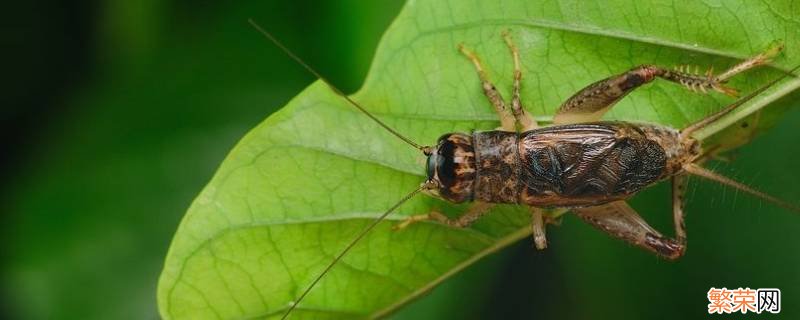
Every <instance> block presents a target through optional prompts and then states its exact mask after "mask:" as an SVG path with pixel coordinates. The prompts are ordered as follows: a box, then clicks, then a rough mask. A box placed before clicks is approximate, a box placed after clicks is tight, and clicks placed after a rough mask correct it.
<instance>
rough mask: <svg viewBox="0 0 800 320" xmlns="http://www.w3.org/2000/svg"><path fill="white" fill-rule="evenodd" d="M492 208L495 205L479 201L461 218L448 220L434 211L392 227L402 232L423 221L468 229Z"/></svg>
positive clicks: (411, 217)
mask: <svg viewBox="0 0 800 320" xmlns="http://www.w3.org/2000/svg"><path fill="white" fill-rule="evenodd" d="M492 207H494V204H493V203H486V202H478V201H476V202H473V203H472V204H471V205H470V206H469V208H467V211H466V212H464V213H463V214H461V215H460V216H458V217H457V218H455V219H453V218H448V217H447V216H445V215H444V214H442V213H441V212H439V211H436V210H434V211H431V212H430V213H427V214H420V215H414V216H409V217H408V218H406V220H404V221H403V222H401V223H399V224H397V225H395V226H394V227H392V229H393V230H402V229H405V228H408V227H409V226H410V225H412V224H414V223H417V222H422V221H437V222H440V223H442V224H446V225H448V226H451V227H455V228H466V227H469V226H470V225H472V224H473V223H474V222H475V221H477V220H478V219H479V218H480V217H482V216H483V215H484V214H486V213H487V212H489V209H491V208H492Z"/></svg>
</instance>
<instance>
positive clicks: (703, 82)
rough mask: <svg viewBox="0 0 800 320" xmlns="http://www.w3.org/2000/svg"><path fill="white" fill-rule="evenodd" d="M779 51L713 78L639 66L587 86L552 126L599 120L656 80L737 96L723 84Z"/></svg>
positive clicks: (710, 72) (683, 70)
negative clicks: (621, 101) (632, 94)
mask: <svg viewBox="0 0 800 320" xmlns="http://www.w3.org/2000/svg"><path fill="white" fill-rule="evenodd" d="M782 49H783V46H782V45H778V46H774V47H772V48H770V49H769V50H767V51H765V52H764V53H761V54H758V55H756V56H754V57H751V58H749V59H747V60H745V61H743V62H741V63H739V64H737V65H735V66H733V67H731V68H730V69H728V70H726V71H725V72H722V73H720V74H719V75H714V73H713V69H708V71H707V72H706V73H705V74H704V75H700V74H698V73H697V69H695V72H694V73H693V72H691V71H690V70H689V68H688V67H679V68H676V69H674V70H669V69H666V68H661V67H658V66H654V65H641V66H638V67H636V68H633V69H630V70H628V71H626V72H625V73H622V74H619V75H616V76H612V77H609V78H606V79H603V80H600V81H598V82H595V83H593V84H590V85H589V86H587V87H586V88H584V89H582V90H581V91H578V93H576V94H575V95H573V96H572V97H570V98H569V99H567V101H565V102H564V103H563V104H562V105H561V107H560V108H559V109H558V111H557V112H556V115H555V117H554V118H553V123H554V124H571V123H581V122H591V121H598V120H600V118H601V117H602V116H603V115H604V114H605V113H606V112H607V111H608V110H609V109H611V107H612V106H614V104H616V103H617V102H618V101H619V100H620V99H622V98H624V97H625V96H626V95H627V94H628V93H630V92H631V91H633V90H635V89H636V88H638V87H640V86H642V85H644V84H647V83H650V82H651V81H653V80H654V79H655V78H661V79H664V80H668V81H671V82H675V83H678V84H680V85H682V86H684V87H685V88H687V89H689V90H691V91H695V92H698V91H699V92H702V93H706V92H708V91H709V90H714V91H718V92H721V93H724V94H726V95H729V96H736V95H737V94H738V92H737V91H736V90H734V89H732V88H730V87H727V86H725V83H726V82H727V81H728V80H729V79H730V78H731V77H733V76H735V75H736V74H739V73H741V72H744V71H746V70H749V69H752V68H755V67H758V66H761V65H764V64H766V63H768V62H769V61H770V58H772V57H773V56H775V55H777V54H778V53H779V52H780V51H781V50H782Z"/></svg>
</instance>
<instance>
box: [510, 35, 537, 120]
mask: <svg viewBox="0 0 800 320" xmlns="http://www.w3.org/2000/svg"><path fill="white" fill-rule="evenodd" d="M503 40H505V42H506V45H507V46H508V49H509V50H511V57H512V58H513V59H514V87H513V91H512V93H511V114H513V115H514V119H516V120H517V122H518V123H519V126H520V129H521V131H522V132H525V131H529V130H533V129H536V128H538V127H539V125H538V124H537V123H536V120H535V119H534V118H533V116H532V115H531V114H530V113H529V112H527V111H525V108H524V107H523V106H522V97H521V95H520V87H521V86H522V84H521V81H522V66H521V64H520V62H519V50H518V49H517V46H516V45H515V44H514V42H513V41H511V35H510V34H509V31H505V32H503Z"/></svg>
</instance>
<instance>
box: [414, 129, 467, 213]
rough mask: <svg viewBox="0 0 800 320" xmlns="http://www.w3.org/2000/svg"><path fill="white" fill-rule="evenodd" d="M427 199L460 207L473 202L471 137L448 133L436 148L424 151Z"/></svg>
mask: <svg viewBox="0 0 800 320" xmlns="http://www.w3.org/2000/svg"><path fill="white" fill-rule="evenodd" d="M425 154H426V155H427V156H428V161H427V164H426V169H425V170H426V171H427V174H428V179H427V181H425V184H427V185H428V186H429V187H428V188H425V190H424V192H425V193H426V194H428V195H431V196H434V197H437V198H440V199H443V200H447V201H450V202H453V203H460V202H464V201H468V200H471V199H472V191H473V190H472V187H473V184H474V182H475V150H474V148H473V147H472V137H471V136H470V135H467V134H463V133H448V134H445V135H443V136H441V137H440V138H439V141H438V142H437V143H436V146H434V147H431V148H429V149H428V150H426V151H425Z"/></svg>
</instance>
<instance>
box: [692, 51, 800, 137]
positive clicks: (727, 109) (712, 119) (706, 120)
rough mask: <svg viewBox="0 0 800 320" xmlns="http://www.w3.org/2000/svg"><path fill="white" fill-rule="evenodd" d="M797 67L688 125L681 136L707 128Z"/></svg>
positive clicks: (789, 74)
mask: <svg viewBox="0 0 800 320" xmlns="http://www.w3.org/2000/svg"><path fill="white" fill-rule="evenodd" d="M797 69H800V65H798V66H796V67H794V68H792V69H791V70H789V71H786V72H785V73H784V74H783V75H781V76H780V77H778V78H776V79H775V80H772V81H770V82H769V83H767V84H765V85H764V86H762V87H761V88H758V89H756V90H755V91H753V92H751V93H750V94H748V95H747V96H744V97H742V98H741V99H739V100H736V101H735V102H733V103H731V104H730V105H728V106H726V107H725V108H723V109H722V110H720V111H718V112H717V113H714V114H712V115H710V116H708V117H706V118H704V119H702V120H700V121H698V122H695V123H693V124H691V125H689V126H688V127H686V128H684V129H683V130H681V136H682V137H683V138H684V139H686V138H689V137H691V135H692V133H694V132H696V131H697V130H700V129H702V128H705V127H706V126H708V125H709V124H711V123H714V122H715V121H717V120H719V119H720V118H722V117H724V116H725V115H727V114H729V113H731V111H733V110H734V109H736V108H738V107H739V106H741V105H743V104H745V103H746V102H748V101H750V100H752V99H753V98H755V97H756V96H758V95H759V94H761V93H763V92H764V91H766V90H767V89H769V88H770V87H772V86H774V85H775V84H776V83H778V82H780V81H781V80H783V79H785V78H786V77H789V76H792V75H794V72H795V71H797Z"/></svg>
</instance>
